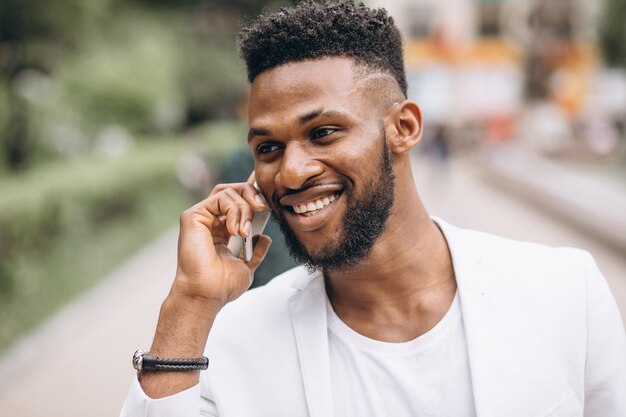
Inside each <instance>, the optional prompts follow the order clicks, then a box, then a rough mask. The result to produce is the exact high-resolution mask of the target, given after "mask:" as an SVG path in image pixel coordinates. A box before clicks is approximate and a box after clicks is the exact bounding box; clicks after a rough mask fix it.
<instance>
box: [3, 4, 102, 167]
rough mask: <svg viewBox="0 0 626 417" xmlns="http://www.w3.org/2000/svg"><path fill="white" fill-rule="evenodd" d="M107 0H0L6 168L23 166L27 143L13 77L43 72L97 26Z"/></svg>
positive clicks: (28, 136) (25, 114) (21, 104)
mask: <svg viewBox="0 0 626 417" xmlns="http://www.w3.org/2000/svg"><path fill="white" fill-rule="evenodd" d="M108 3H109V1H108V0H55V1H54V2H51V1H47V0H2V2H0V83H2V84H3V85H4V86H5V88H6V93H5V94H4V96H5V100H6V101H5V103H3V105H2V107H8V111H7V114H6V116H5V117H4V118H3V120H2V121H3V122H4V123H3V125H4V126H3V125H0V138H3V139H4V140H1V139H0V141H1V144H0V145H1V151H0V153H1V156H2V157H3V159H4V163H5V165H6V166H7V167H8V168H9V169H10V170H19V169H21V168H24V167H26V166H27V165H28V164H29V162H30V159H31V154H32V148H33V141H32V138H31V134H30V132H29V129H28V126H29V124H28V117H29V114H28V106H27V105H26V103H25V102H24V100H23V98H22V96H21V95H20V92H19V91H18V88H17V87H18V86H17V84H16V83H15V78H16V76H17V75H18V74H19V73H20V71H22V70H24V69H26V68H37V69H39V70H41V71H42V72H44V73H45V72H49V71H50V70H51V69H52V67H53V65H54V63H55V61H57V60H58V59H61V58H62V57H63V55H64V53H65V52H66V51H67V50H71V49H72V47H74V46H76V45H77V44H78V42H79V41H80V40H81V39H82V38H84V37H85V36H87V34H88V33H89V30H90V29H91V28H93V27H96V26H97V21H98V20H99V19H101V18H102V17H103V15H104V12H105V11H106V10H107V8H108Z"/></svg>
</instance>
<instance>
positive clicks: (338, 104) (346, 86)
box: [249, 57, 364, 126]
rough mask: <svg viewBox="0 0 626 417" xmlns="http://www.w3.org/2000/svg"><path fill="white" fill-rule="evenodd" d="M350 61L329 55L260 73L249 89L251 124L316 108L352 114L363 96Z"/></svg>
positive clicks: (270, 120) (360, 106)
mask: <svg viewBox="0 0 626 417" xmlns="http://www.w3.org/2000/svg"><path fill="white" fill-rule="evenodd" d="M353 65H354V64H353V61H352V60H351V59H349V58H341V57H329V58H322V59H316V60H308V61H302V62H295V63H289V64H285V65H281V66H279V67H275V68H273V69H271V70H268V71H265V72H263V73H261V74H259V75H258V76H257V77H256V78H255V80H254V82H253V83H252V86H251V90H250V108H249V117H250V125H251V126H252V125H254V124H258V123H271V122H272V121H273V120H274V119H279V120H286V118H289V117H290V115H295V114H306V113H308V112H310V111H313V110H316V109H320V108H323V109H329V110H338V111H343V112H346V113H354V112H357V111H361V110H363V104H364V103H363V101H364V100H363V97H362V94H361V91H360V88H359V86H358V85H357V83H355V79H354V66H353Z"/></svg>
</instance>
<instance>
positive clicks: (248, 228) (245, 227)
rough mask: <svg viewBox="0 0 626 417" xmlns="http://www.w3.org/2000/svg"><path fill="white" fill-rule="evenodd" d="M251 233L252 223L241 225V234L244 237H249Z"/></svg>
mask: <svg viewBox="0 0 626 417" xmlns="http://www.w3.org/2000/svg"><path fill="white" fill-rule="evenodd" d="M251 231H252V223H251V222H250V220H248V221H247V222H246V224H244V225H243V233H244V234H245V235H246V236H250V232H251Z"/></svg>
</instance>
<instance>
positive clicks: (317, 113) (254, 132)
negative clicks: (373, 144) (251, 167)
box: [248, 108, 348, 142]
mask: <svg viewBox="0 0 626 417" xmlns="http://www.w3.org/2000/svg"><path fill="white" fill-rule="evenodd" d="M322 116H324V117H335V118H347V117H348V115H347V114H346V113H343V112H340V111H338V110H327V111H323V109H321V108H320V109H316V110H313V111H310V112H309V113H306V114H303V115H302V116H300V117H298V125H300V126H302V125H304V124H306V123H308V122H310V121H312V120H315V119H317V118H318V117H322ZM255 136H270V131H269V130H268V129H265V128H262V127H251V128H250V130H249V131H248V142H250V141H251V140H252V139H253V138H254V137H255Z"/></svg>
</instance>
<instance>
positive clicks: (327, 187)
mask: <svg viewBox="0 0 626 417" xmlns="http://www.w3.org/2000/svg"><path fill="white" fill-rule="evenodd" d="M240 44H241V50H242V56H243V58H244V59H245V60H246V63H247V66H248V75H249V79H250V82H251V95H250V108H249V124H250V131H249V137H248V140H249V144H250V149H251V151H252V153H253V154H254V158H255V173H254V177H251V179H250V181H249V182H248V183H240V184H226V185H218V186H217V187H215V189H214V190H213V191H212V193H211V195H210V196H209V197H208V198H207V199H206V200H204V201H202V202H200V203H199V204H197V205H195V206H193V207H192V208H190V209H189V210H187V211H186V212H185V213H184V214H183V215H182V216H181V226H180V238H179V248H178V269H177V273H176V278H175V280H174V283H173V285H172V289H171V291H170V294H169V295H168V297H167V298H166V300H165V301H164V303H163V305H162V308H161V314H160V317H159V321H158V325H157V331H156V335H155V337H154V341H153V344H152V347H151V349H150V353H149V355H148V356H146V355H144V354H142V353H141V352H140V353H138V354H137V355H136V363H137V366H138V367H140V368H141V366H139V363H140V362H141V360H143V370H141V371H140V372H139V374H138V380H137V382H134V383H133V386H132V387H131V392H130V394H129V397H128V399H127V401H126V403H125V406H124V409H123V411H122V415H123V416H170V415H171V416H197V415H215V416H216V415H219V416H222V417H227V416H312V417H327V416H333V415H335V416H357V415H358V416H362V415H377V416H394V417H397V416H420V415H429V416H479V417H490V416H507V417H512V416H519V417H522V416H524V417H529V416H537V417H539V416H583V415H585V416H598V417H600V416H602V417H619V416H622V417H623V416H625V415H626V403H625V398H626V396H625V395H624V393H625V392H626V365H625V363H626V361H625V354H626V341H625V337H624V328H623V324H622V322H621V319H620V317H619V314H618V311H617V307H616V304H615V302H614V300H613V298H612V296H611V294H610V292H609V289H608V287H607V285H606V282H605V281H604V279H603V278H602V276H601V274H600V273H599V271H598V269H597V267H596V266H595V263H594V261H593V259H592V258H591V257H590V256H589V255H588V254H586V253H585V252H582V251H579V250H575V249H566V248H561V249H551V248H547V247H544V246H540V245H535V244H531V243H522V242H514V241H510V240H507V239H503V238H499V237H495V236H491V235H487V234H484V233H479V232H473V231H467V230H461V229H458V228H455V227H453V226H451V225H449V224H447V223H445V222H444V221H442V220H439V219H432V218H431V217H429V215H428V213H427V212H426V210H425V209H424V206H423V205H422V203H421V201H420V198H419V196H418V194H417V192H416V189H415V185H414V183H413V179H412V176H411V169H410V161H409V151H410V150H411V149H412V148H413V147H415V146H416V145H417V143H418V142H419V140H420V137H421V132H422V118H421V114H420V110H419V108H418V106H417V105H416V104H415V103H413V102H411V101H408V100H407V99H406V88H407V86H406V81H405V75H404V67H403V63H402V46H401V38H400V34H399V33H398V31H397V29H396V28H395V26H394V25H393V21H392V19H391V18H390V17H388V16H387V15H386V13H385V11H383V10H370V9H368V8H366V7H365V6H362V5H353V4H351V3H348V4H316V3H311V2H305V3H300V4H299V5H298V6H296V7H295V8H292V9H283V10H281V11H279V12H277V13H275V14H273V15H269V16H261V17H260V18H259V19H258V20H257V22H256V23H255V24H254V25H252V26H251V27H249V28H247V29H244V31H243V32H242V35H241V39H240ZM529 175H532V173H529ZM254 179H256V182H257V183H258V186H259V188H260V190H261V193H262V195H263V196H264V197H265V200H266V202H267V203H266V204H267V206H266V205H265V204H264V203H263V201H262V199H261V198H260V197H259V196H258V195H257V193H256V191H255V188H254V187H253V186H252V184H251V183H252V182H253V180H254ZM266 207H267V208H269V209H270V210H272V213H273V215H274V216H275V218H276V219H277V220H278V222H279V224H280V225H281V229H282V231H283V233H284V235H285V237H286V241H287V243H288V246H289V247H290V251H291V253H292V255H293V257H294V258H296V259H297V260H298V261H299V262H301V263H304V264H305V265H306V267H298V268H295V269H293V270H290V271H288V272H286V273H284V274H282V275H280V276H279V277H277V278H275V279H274V280H273V281H271V282H270V283H269V284H268V285H266V286H264V287H261V288H258V289H254V290H252V291H249V292H247V293H246V294H244V292H245V291H246V289H247V288H248V286H249V285H250V283H251V280H252V273H253V271H254V269H255V268H256V267H257V266H258V265H259V263H260V262H261V260H262V258H263V256H264V254H265V252H266V251H267V248H268V246H269V244H270V241H269V239H267V238H266V237H264V236H261V237H260V238H258V240H257V242H256V246H255V247H254V254H253V257H252V259H251V260H250V261H249V262H244V261H243V260H242V259H240V258H238V257H236V256H234V255H233V254H232V253H231V252H230V251H229V250H228V249H227V247H226V245H227V243H228V241H229V238H230V237H231V236H236V235H239V236H245V235H247V234H249V233H250V227H251V226H250V224H251V223H250V221H251V219H252V217H253V212H255V211H262V210H263V209H265V208H266ZM242 294H243V295H242ZM235 300H236V301H235ZM231 302H232V303H231ZM203 355H206V356H207V357H208V358H210V361H211V363H210V366H209V369H208V370H206V371H202V372H200V371H197V370H195V371H190V370H180V369H185V368H196V369H197V368H202V367H203V363H204V362H203V360H202V356H203ZM154 357H159V358H167V359H159V360H158V361H160V362H161V363H164V364H165V365H168V366H169V369H170V370H163V369H168V368H167V367H166V368H159V369H160V370H157V371H154V370H146V367H148V368H154V367H155V363H154V361H155V360H154V359H153V358H154ZM195 358H198V359H195ZM177 359H186V361H185V360H183V361H180V360H177ZM172 365H173V366H172ZM196 365H197V366H196ZM171 369H176V371H171Z"/></svg>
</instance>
